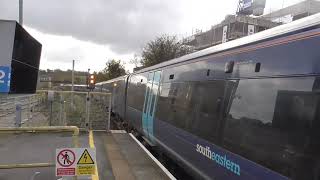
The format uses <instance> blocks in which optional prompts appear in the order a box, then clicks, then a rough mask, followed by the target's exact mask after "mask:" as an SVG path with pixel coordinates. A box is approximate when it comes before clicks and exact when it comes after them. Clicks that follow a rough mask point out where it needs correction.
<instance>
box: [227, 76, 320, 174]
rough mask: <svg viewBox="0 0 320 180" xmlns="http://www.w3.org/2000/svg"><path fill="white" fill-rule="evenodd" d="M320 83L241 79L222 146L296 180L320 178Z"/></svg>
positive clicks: (316, 79)
mask: <svg viewBox="0 0 320 180" xmlns="http://www.w3.org/2000/svg"><path fill="white" fill-rule="evenodd" d="M318 82H319V79H318V78H314V77H308V78H306V77H304V78H272V79H271V78H270V79H251V80H240V81H238V82H234V83H236V85H235V86H233V87H234V89H233V90H234V91H233V92H234V93H233V95H232V98H231V100H230V103H229V105H230V111H229V113H228V115H227V117H226V123H225V131H224V138H223V145H224V147H225V148H226V149H228V150H230V151H232V152H235V153H237V154H240V155H242V156H244V157H246V158H247V159H250V160H252V161H254V162H257V163H259V164H261V165H263V166H265V167H267V168H270V169H272V170H274V171H277V172H279V173H281V174H283V175H285V176H287V177H290V178H292V179H294V180H300V179H310V180H319V177H320V116H319V115H320V114H319V110H320V96H319V95H320V91H319V89H317V88H315V87H317V86H315V84H318Z"/></svg>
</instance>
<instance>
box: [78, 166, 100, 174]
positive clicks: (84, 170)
mask: <svg viewBox="0 0 320 180" xmlns="http://www.w3.org/2000/svg"><path fill="white" fill-rule="evenodd" d="M95 167H96V166H95V165H79V166H77V175H78V176H79V175H93V174H95Z"/></svg>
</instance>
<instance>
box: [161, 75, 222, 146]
mask: <svg viewBox="0 0 320 180" xmlns="http://www.w3.org/2000/svg"><path fill="white" fill-rule="evenodd" d="M224 82H225V81H203V82H188V83H172V84H170V90H169V89H166V90H165V91H162V93H161V94H160V99H159V109H158V111H157V118H159V119H160V120H163V121H167V122H168V123H170V124H172V125H174V126H176V127H178V128H181V129H183V130H185V131H187V132H190V133H192V134H194V135H197V136H199V137H201V138H203V139H206V140H208V141H210V142H217V141H216V140H217V137H218V128H219V113H220V112H219V111H220V108H219V106H220V105H221V104H217V102H218V101H219V100H221V99H222V98H223V95H224ZM168 91H169V93H166V92H168Z"/></svg>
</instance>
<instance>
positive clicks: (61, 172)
mask: <svg viewBox="0 0 320 180" xmlns="http://www.w3.org/2000/svg"><path fill="white" fill-rule="evenodd" d="M75 174H76V169H75V168H57V176H74V175H75Z"/></svg>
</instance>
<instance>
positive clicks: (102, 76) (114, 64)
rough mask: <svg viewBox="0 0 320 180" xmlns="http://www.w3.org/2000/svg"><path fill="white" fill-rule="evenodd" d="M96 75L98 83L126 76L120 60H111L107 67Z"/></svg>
mask: <svg viewBox="0 0 320 180" xmlns="http://www.w3.org/2000/svg"><path fill="white" fill-rule="evenodd" d="M95 74H96V81H97V82H102V81H107V80H109V79H113V78H116V77H119V76H123V75H125V74H126V70H125V69H124V66H123V65H122V64H121V63H120V60H118V61H116V60H114V59H113V60H110V61H108V62H107V63H106V67H105V68H104V69H103V70H102V71H100V72H98V73H95Z"/></svg>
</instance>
